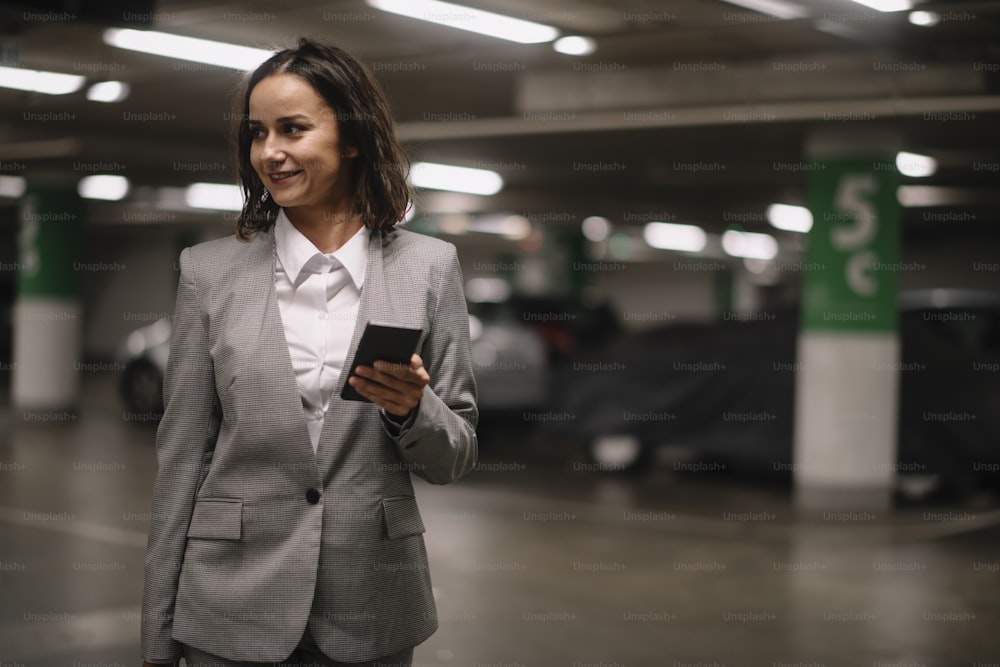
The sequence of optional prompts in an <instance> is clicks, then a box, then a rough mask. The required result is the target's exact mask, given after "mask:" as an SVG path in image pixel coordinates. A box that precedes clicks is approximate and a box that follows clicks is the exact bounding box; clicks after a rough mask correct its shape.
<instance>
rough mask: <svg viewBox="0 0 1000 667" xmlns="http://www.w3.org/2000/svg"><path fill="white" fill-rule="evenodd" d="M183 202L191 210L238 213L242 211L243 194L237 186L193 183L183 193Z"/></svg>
mask: <svg viewBox="0 0 1000 667" xmlns="http://www.w3.org/2000/svg"><path fill="white" fill-rule="evenodd" d="M184 201H185V202H186V203H187V205H188V206H190V207H191V208H210V209H215V210H219V211H240V210H242V209H243V192H242V191H241V190H240V188H239V186H238V185H226V184H224V183H194V184H192V185H189V186H188V187H187V190H185V191H184Z"/></svg>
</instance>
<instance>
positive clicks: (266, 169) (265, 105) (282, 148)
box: [249, 74, 358, 212]
mask: <svg viewBox="0 0 1000 667" xmlns="http://www.w3.org/2000/svg"><path fill="white" fill-rule="evenodd" d="M249 125H250V131H251V136H252V143H251V144H250V163H251V164H252V165H253V168H254V171H256V172H257V176H259V177H260V180H261V182H262V183H263V184H264V187H265V188H267V191H268V192H269V193H270V194H271V199H273V200H274V201H275V203H276V204H278V205H279V206H282V207H284V208H288V209H295V208H303V209H313V210H314V211H315V210H317V209H318V210H322V211H323V212H342V211H344V209H345V206H346V207H348V208H349V206H350V201H351V197H352V192H351V189H350V185H351V178H350V162H349V161H347V160H345V158H353V157H356V156H357V154H358V152H357V149H355V148H354V147H346V146H342V145H341V143H340V132H339V129H338V126H337V116H336V112H335V111H334V110H333V109H331V108H330V106H329V105H328V104H327V103H326V101H325V100H324V99H323V98H322V97H320V96H319V94H318V93H317V92H316V91H315V90H313V87H312V86H310V85H309V84H308V83H307V82H306V81H305V80H304V79H302V78H300V77H298V76H296V75H294V74H274V75H272V76H269V77H267V78H266V79H263V80H261V81H260V82H259V83H258V84H257V85H256V86H254V89H253V90H252V91H251V92H250V115H249Z"/></svg>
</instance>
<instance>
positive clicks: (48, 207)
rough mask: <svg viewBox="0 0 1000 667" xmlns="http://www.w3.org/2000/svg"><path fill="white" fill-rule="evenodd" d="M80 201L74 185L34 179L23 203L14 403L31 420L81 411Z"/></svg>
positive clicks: (16, 319)
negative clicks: (35, 415)
mask: <svg viewBox="0 0 1000 667" xmlns="http://www.w3.org/2000/svg"><path fill="white" fill-rule="evenodd" d="M79 201H80V200H79V197H78V196H77V193H76V189H75V184H73V183H71V182H65V183H64V182H46V181H41V182H39V181H34V182H32V181H31V180H30V179H29V183H28V189H27V192H26V193H25V194H24V196H23V197H22V199H21V206H20V209H21V211H20V212H21V226H20V230H19V233H18V263H19V265H20V268H19V271H18V276H17V297H16V300H15V303H14V349H13V356H14V373H13V378H12V387H11V398H12V402H13V405H14V406H15V407H17V408H19V409H21V410H23V411H24V413H25V414H26V415H29V414H31V413H45V412H49V413H52V414H58V413H57V412H56V411H65V410H69V409H74V408H76V406H77V401H78V397H79V386H80V381H79V375H80V374H79V373H78V372H77V363H78V362H79V358H80V341H81V314H82V310H81V306H80V300H79V286H78V281H79V276H80V274H79V272H78V271H77V270H76V268H77V267H76V266H75V264H76V263H77V261H78V260H77V256H78V255H77V253H78V249H79V240H80V224H81V219H80V206H79ZM67 416H68V413H67ZM53 419H56V417H53Z"/></svg>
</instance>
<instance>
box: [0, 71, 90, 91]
mask: <svg viewBox="0 0 1000 667" xmlns="http://www.w3.org/2000/svg"><path fill="white" fill-rule="evenodd" d="M84 80H85V78H84V77H82V76H80V75H79V74H62V73H60V72H45V71H43V70H37V69H24V68H21V67H0V86H2V87H4V88H13V89H14V90H27V91H30V92H32V93H45V94H46V95H68V94H69V93H75V92H76V91H78V90H80V88H82V87H83V83H84Z"/></svg>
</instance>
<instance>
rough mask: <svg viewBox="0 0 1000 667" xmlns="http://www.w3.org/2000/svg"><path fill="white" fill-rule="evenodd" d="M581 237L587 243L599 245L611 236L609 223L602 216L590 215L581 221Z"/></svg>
mask: <svg viewBox="0 0 1000 667" xmlns="http://www.w3.org/2000/svg"><path fill="white" fill-rule="evenodd" d="M581 227H582V229H583V236H584V237H585V238H586V239H587V240H588V241H593V242H594V243H600V242H601V241H603V240H605V239H606V238H608V237H609V236H611V222H610V221H609V220H608V219H607V218H605V217H602V216H599V215H592V216H590V217H587V218H584V219H583V224H582V225H581Z"/></svg>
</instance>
